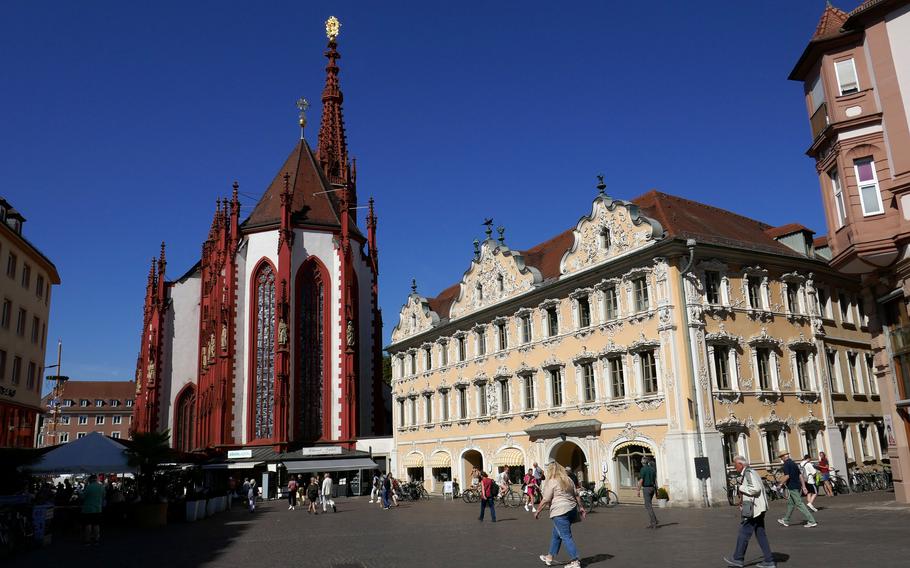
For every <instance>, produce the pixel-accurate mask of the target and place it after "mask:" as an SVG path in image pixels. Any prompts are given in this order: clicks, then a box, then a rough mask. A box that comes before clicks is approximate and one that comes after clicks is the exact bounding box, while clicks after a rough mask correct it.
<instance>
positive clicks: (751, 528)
mask: <svg viewBox="0 0 910 568" xmlns="http://www.w3.org/2000/svg"><path fill="white" fill-rule="evenodd" d="M733 466H734V467H735V468H736V471H737V473H739V475H740V484H739V486H738V487H737V488H736V492H737V495H738V496H739V509H740V513H741V519H740V525H739V536H738V537H737V538H736V550H735V551H734V552H733V558H727V557H724V562H726V563H727V566H730V567H732V568H743V566H744V565H745V559H746V548H747V547H748V546H749V541H750V540H751V539H752V535H753V534H754V535H755V539H756V540H757V541H758V546H760V547H761V551H762V554H763V555H764V560H763V561H762V562H759V563H758V564H756V565H755V566H756V568H775V567H776V566H777V564H776V563H775V562H774V554H772V552H771V545H770V544H768V535H767V533H766V532H765V512H766V511H767V510H768V496H767V495H765V487H764V485H763V484H762V480H761V477H759V475H758V473H756V471H755V470H754V469H752V468H751V467H749V462H748V460H746V458H744V457H743V456H736V457H735V458H733Z"/></svg>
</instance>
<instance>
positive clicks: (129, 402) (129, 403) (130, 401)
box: [126, 399, 133, 407]
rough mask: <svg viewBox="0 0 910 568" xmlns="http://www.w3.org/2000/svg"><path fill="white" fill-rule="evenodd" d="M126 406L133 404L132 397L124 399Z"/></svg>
mask: <svg viewBox="0 0 910 568" xmlns="http://www.w3.org/2000/svg"><path fill="white" fill-rule="evenodd" d="M126 406H127V407H131V406H133V401H132V399H130V400H127V401H126Z"/></svg>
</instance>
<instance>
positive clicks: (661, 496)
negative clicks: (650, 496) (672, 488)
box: [657, 487, 670, 508]
mask: <svg viewBox="0 0 910 568" xmlns="http://www.w3.org/2000/svg"><path fill="white" fill-rule="evenodd" d="M669 502H670V494H669V493H668V492H667V488H666V487H658V488H657V506H658V507H660V508H665V507H666V506H667V503H669Z"/></svg>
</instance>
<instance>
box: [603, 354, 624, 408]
mask: <svg viewBox="0 0 910 568" xmlns="http://www.w3.org/2000/svg"><path fill="white" fill-rule="evenodd" d="M607 367H608V368H609V370H610V393H611V394H612V396H613V398H625V397H626V377H625V373H624V371H623V365H622V355H615V356H613V357H608V358H607Z"/></svg>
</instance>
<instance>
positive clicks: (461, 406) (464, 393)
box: [458, 388, 468, 420]
mask: <svg viewBox="0 0 910 568" xmlns="http://www.w3.org/2000/svg"><path fill="white" fill-rule="evenodd" d="M458 417H459V418H461V419H462V420H465V419H466V418H467V417H468V389H466V388H460V389H458Z"/></svg>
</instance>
